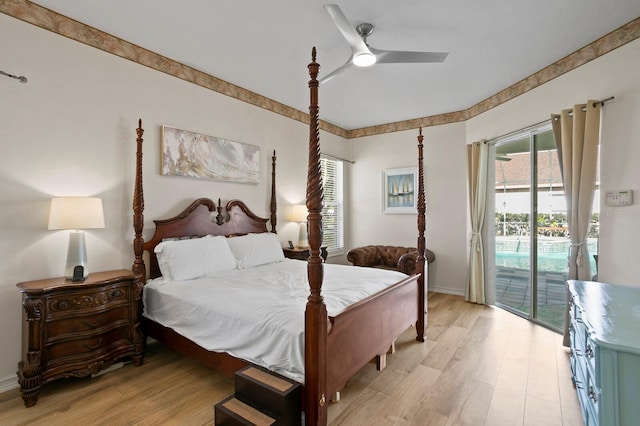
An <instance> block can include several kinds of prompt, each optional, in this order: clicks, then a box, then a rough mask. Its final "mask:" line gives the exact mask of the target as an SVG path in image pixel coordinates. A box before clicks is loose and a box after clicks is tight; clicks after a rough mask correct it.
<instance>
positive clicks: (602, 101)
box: [482, 96, 615, 144]
mask: <svg viewBox="0 0 640 426" xmlns="http://www.w3.org/2000/svg"><path fill="white" fill-rule="evenodd" d="M613 99H615V96H609V97H608V98H605V99H602V100H601V101H593V106H594V107H595V106H596V105H598V104H600V105H602V106H604V103H605V102H609V101H610V100H613ZM570 115H573V114H572V113H570ZM548 121H550V119H548V120H544V121H541V122H539V123H536V124H532V125H530V126H527V127H525V128H524V129H520V130H515V131H513V132H510V133H507V134H506V135H502V136H497V137H495V138H491V139H483V140H482V142H483V143H486V144H493V143H495V142H496V141H497V140H498V139H506V138H509V137H510V136H513V135H516V134H518V133H526V132H527V131H528V130H529V129H535V128H537V127H539V126H541V125H543V124H544V123H547V122H548Z"/></svg>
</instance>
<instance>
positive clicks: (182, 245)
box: [154, 235, 236, 280]
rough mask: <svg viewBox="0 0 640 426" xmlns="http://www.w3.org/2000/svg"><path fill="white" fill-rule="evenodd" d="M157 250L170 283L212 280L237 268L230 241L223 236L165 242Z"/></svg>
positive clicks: (159, 263)
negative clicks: (194, 279)
mask: <svg viewBox="0 0 640 426" xmlns="http://www.w3.org/2000/svg"><path fill="white" fill-rule="evenodd" d="M154 251H155V253H156V257H157V259H158V266H159V267H160V272H162V276H163V277H165V278H166V279H168V280H190V279H193V278H200V277H204V276H209V277H210V276H214V275H216V274H217V273H219V272H222V271H227V270H230V269H235V268H236V260H235V258H234V257H233V254H232V253H231V250H230V249H229V244H227V239H226V238H225V237H222V236H218V237H214V236H211V235H207V236H206V237H202V238H193V239H189V240H177V241H164V242H161V243H160V244H158V245H157V246H156V248H155V250H154Z"/></svg>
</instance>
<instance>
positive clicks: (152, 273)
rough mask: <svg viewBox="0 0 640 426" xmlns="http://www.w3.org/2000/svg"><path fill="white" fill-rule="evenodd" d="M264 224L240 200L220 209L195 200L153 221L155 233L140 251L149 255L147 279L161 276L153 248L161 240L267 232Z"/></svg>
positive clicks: (203, 201) (202, 199)
mask: <svg viewBox="0 0 640 426" xmlns="http://www.w3.org/2000/svg"><path fill="white" fill-rule="evenodd" d="M268 221H269V219H265V218H261V217H259V216H257V215H255V214H254V213H253V212H252V211H251V210H249V208H248V207H247V205H246V204H245V203H243V202H242V201H240V200H231V201H229V202H228V203H227V205H226V206H225V207H224V208H223V207H222V205H221V203H220V200H219V199H218V207H216V204H215V203H214V202H213V201H212V200H210V199H208V198H198V199H197V200H195V201H194V202H193V203H191V205H190V206H189V207H187V208H186V209H185V210H184V211H183V212H182V213H180V214H178V215H176V216H174V217H172V218H170V219H161V220H154V221H153V222H154V223H155V225H156V230H155V233H154V234H153V237H152V238H151V239H150V240H149V241H146V242H145V243H144V244H143V245H142V248H143V250H145V251H147V252H148V253H149V278H156V277H159V276H160V275H161V273H160V268H159V266H158V260H157V258H156V255H155V253H154V249H155V247H156V246H157V245H158V244H159V243H161V242H162V241H163V240H166V239H174V238H176V239H178V238H197V237H203V236H205V235H223V236H225V237H230V236H236V235H245V234H249V233H260V232H269V230H268V229H267V222H268Z"/></svg>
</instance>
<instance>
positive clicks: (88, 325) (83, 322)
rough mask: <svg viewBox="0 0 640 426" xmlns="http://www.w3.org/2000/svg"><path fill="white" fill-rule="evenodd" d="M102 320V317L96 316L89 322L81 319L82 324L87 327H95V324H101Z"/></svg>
mask: <svg viewBox="0 0 640 426" xmlns="http://www.w3.org/2000/svg"><path fill="white" fill-rule="evenodd" d="M103 321H104V318H98V319H97V320H96V321H94V322H90V321H87V320H84V321H82V324H84V325H86V326H87V327H91V328H96V327H97V326H99V325H100V324H102V323H103Z"/></svg>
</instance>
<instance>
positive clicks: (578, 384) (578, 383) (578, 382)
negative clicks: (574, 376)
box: [574, 380, 584, 389]
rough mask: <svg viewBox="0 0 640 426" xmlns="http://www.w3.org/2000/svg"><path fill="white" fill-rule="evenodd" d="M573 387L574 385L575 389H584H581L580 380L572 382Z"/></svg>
mask: <svg viewBox="0 0 640 426" xmlns="http://www.w3.org/2000/svg"><path fill="white" fill-rule="evenodd" d="M574 385H576V389H584V388H583V387H582V382H581V381H580V380H576V381H575V382H574Z"/></svg>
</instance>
